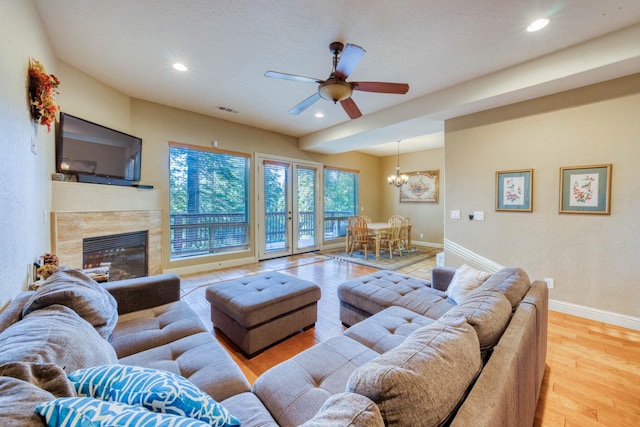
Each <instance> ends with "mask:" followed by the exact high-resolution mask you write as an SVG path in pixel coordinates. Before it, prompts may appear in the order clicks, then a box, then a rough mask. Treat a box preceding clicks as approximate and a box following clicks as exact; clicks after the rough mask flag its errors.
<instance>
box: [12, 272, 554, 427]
mask: <svg viewBox="0 0 640 427" xmlns="http://www.w3.org/2000/svg"><path fill="white" fill-rule="evenodd" d="M381 273H382V272H381ZM384 274H395V273H390V272H386V273H384ZM452 275H453V270H446V269H444V270H442V271H436V272H434V278H436V277H440V276H442V277H443V279H442V280H439V281H437V282H438V284H437V286H435V287H432V285H431V284H430V283H428V282H424V283H423V284H422V285H423V286H425V287H426V288H425V289H427V288H428V289H432V290H433V292H435V293H436V294H438V293H439V294H441V296H440V298H441V299H444V300H445V301H446V296H445V297H443V296H442V294H443V291H442V290H438V289H435V288H436V287H440V288H441V289H444V288H446V284H447V283H446V282H447V280H450V279H451V276H452ZM406 277H408V276H406ZM361 279H362V278H361ZM74 280H75V279H74V277H73V276H72V277H62V278H60V282H62V283H66V284H68V283H67V282H68V281H71V282H73V281H74ZM490 280H492V282H490V281H488V282H489V284H491V283H493V284H494V289H493V290H492V291H489V292H485V293H486V295H485V296H484V297H482V298H487V299H488V300H489V301H490V302H489V303H485V302H484V301H483V300H482V298H480V299H479V300H476V301H475V302H474V303H473V304H475V306H474V305H473V304H471V308H469V307H467V308H466V309H465V307H464V305H465V304H464V303H461V304H458V305H453V306H451V307H450V310H447V311H446V312H445V313H443V314H442V315H441V316H439V317H438V318H437V319H433V318H429V317H428V316H424V315H422V314H419V313H416V312H414V311H411V310H409V309H408V308H406V307H401V306H394V305H393V304H390V306H389V307H386V308H385V307H382V308H381V310H380V311H378V312H377V313H369V314H370V316H368V317H366V318H364V319H363V320H362V321H361V322H358V323H357V324H354V325H353V326H352V327H351V328H349V329H347V330H346V331H345V333H344V334H343V335H341V336H338V337H334V338H332V339H330V340H327V341H325V342H323V343H320V344H318V345H316V346H314V347H312V348H310V349H308V350H306V351H304V352H302V353H301V354H299V355H297V356H295V357H294V358H292V359H290V360H289V361H286V362H284V363H283V364H280V365H278V366H275V367H274V368H272V369H270V370H269V371H267V372H266V373H265V374H263V375H262V376H261V377H260V378H258V380H257V381H256V383H255V384H254V386H253V387H251V386H250V385H249V383H248V381H247V379H246V377H245V376H244V375H243V374H242V372H241V370H240V369H239V367H238V366H237V364H236V363H235V362H234V361H233V360H232V358H231V357H230V356H229V354H228V353H227V352H226V351H225V349H224V348H223V347H222V346H221V345H220V344H219V343H218V342H217V341H216V339H215V338H214V336H213V335H211V334H210V333H209V332H207V329H206V328H205V327H204V325H202V323H201V321H200V319H199V317H198V316H197V314H196V313H195V312H194V311H193V310H192V309H191V308H190V307H189V306H188V305H187V304H186V303H184V302H182V301H180V279H179V278H178V276H176V275H162V276H153V277H147V278H139V279H132V280H125V281H120V282H112V283H109V284H107V285H106V290H108V293H109V295H111V296H112V297H113V299H114V300H115V301H116V302H117V314H115V315H114V314H113V313H110V314H107V315H104V314H103V313H101V311H106V312H107V313H109V312H110V310H112V309H113V307H111V308H109V307H107V308H106V309H105V308H104V307H101V308H100V310H97V311H98V312H99V313H98V315H97V316H96V315H95V313H93V312H91V311H89V312H87V310H86V307H84V306H83V305H82V304H77V302H79V301H83V300H89V301H94V302H95V301H96V299H95V298H85V297H87V295H85V296H83V295H79V296H78V295H72V297H71V298H68V300H69V301H71V302H70V303H69V304H68V305H69V306H70V307H67V306H64V304H63V307H60V304H53V305H51V306H47V305H46V304H44V303H43V304H40V305H39V306H38V307H36V309H32V310H31V312H30V314H26V315H25V306H31V307H32V306H33V300H34V294H33V293H32V292H25V293H23V294H21V295H20V296H18V297H17V298H16V299H14V301H13V302H12V303H11V305H10V306H9V307H7V309H5V310H4V311H3V312H2V313H0V418H2V420H3V423H5V424H6V425H42V421H41V419H40V417H39V416H37V415H35V414H34V412H33V411H34V408H35V406H36V405H37V404H39V403H42V402H45V401H48V400H51V399H54V398H56V397H62V396H69V395H73V390H72V389H71V388H70V387H69V385H68V384H67V382H66V379H65V375H66V374H68V373H69V372H71V371H73V370H75V369H80V368H83V367H86V366H95V365H101V364H109V363H119V364H125V365H136V366H143V367H149V368H155V369H160V370H166V371H170V372H174V373H177V374H179V375H181V376H183V377H185V378H187V379H188V380H189V381H190V382H192V383H193V384H194V385H196V386H197V387H198V388H199V389H201V390H203V391H204V392H206V393H207V394H208V395H209V396H211V397H212V398H213V399H215V400H216V401H217V402H220V403H221V404H222V405H223V406H224V407H225V408H226V409H227V410H228V411H229V412H230V413H231V414H232V415H233V416H235V417H236V418H238V419H239V420H240V421H241V422H242V425H243V426H277V425H282V426H293V425H301V424H304V425H306V426H341V425H344V426H347V425H356V426H369V425H371V426H381V425H385V424H387V425H408V424H407V423H410V424H411V425H437V424H440V423H445V424H451V425H459V426H468V425H477V426H483V425H486V426H489V425H496V424H499V425H531V423H532V421H533V416H534V413H535V407H536V401H537V398H538V395H539V392H540V384H541V379H542V375H543V372H544V357H545V354H546V316H547V299H548V295H547V290H546V286H544V283H543V282H534V283H533V284H532V285H531V284H529V281H528V278H527V277H526V274H524V272H522V271H521V270H519V269H512V270H506V271H503V272H498V273H496V274H494V275H493V276H492V277H491V278H490ZM65 281H66V282H65ZM513 284H516V285H518V286H519V287H520V289H524V290H525V294H524V296H522V297H519V298H518V301H516V302H515V305H514V307H513V312H512V310H511V306H509V309H508V313H507V316H508V319H507V321H506V323H507V324H506V325H505V327H506V329H504V331H499V333H496V332H495V331H493V330H492V328H488V329H487V328H485V327H484V326H486V325H484V326H483V325H480V324H479V322H478V321H479V319H483V313H484V312H486V311H488V312H491V310H483V307H485V306H493V305H496V304H493V303H491V301H494V300H498V301H500V302H499V303H497V305H498V306H500V307H504V304H505V303H504V300H500V298H498V297H496V295H497V294H496V293H504V294H509V292H510V290H511V289H512V286H511V285H513ZM63 288H64V286H63ZM73 289H76V288H75V287H74V288H73ZM430 292H432V291H429V293H430ZM65 297H69V295H66V294H65ZM469 301H473V299H470V300H469ZM50 302H51V301H50ZM85 302H86V301H85ZM58 303H59V301H58ZM89 305H91V304H89ZM107 305H108V304H107ZM32 308H33V307H32ZM455 309H458V310H460V311H459V312H458V313H456V312H455V311H454V310H455ZM74 310H75V313H70V312H71V311H74ZM94 311H96V310H94ZM502 311H504V310H502ZM80 313H82V314H80ZM447 313H450V314H448V315H447ZM78 314H79V315H80V316H78ZM59 316H67V317H65V318H64V319H63V322H61V323H63V324H65V325H66V326H64V325H63V326H60V324H59V323H56V322H51V321H49V319H51V318H52V319H55V318H57V317H59ZM76 317H77V318H78V319H79V320H78V319H76ZM498 317H501V316H498ZM502 317H504V315H502ZM34 319H36V320H34ZM68 319H74V320H73V322H75V323H73V322H72V323H73V324H69V323H68ZM38 321H40V325H41V326H39V327H40V328H44V329H47V330H46V331H43V330H38V329H37V327H38V325H39V324H38ZM65 322H67V323H65ZM34 325H35V330H36V332H35V333H30V332H29V331H32V330H34V329H33V328H34ZM74 325H75V326H74ZM87 325H89V326H87ZM65 328H66V329H65ZM97 331H100V332H97ZM101 333H102V334H105V335H107V336H106V337H105V336H102V335H101ZM45 336H46V337H47V338H46V339H44V338H43V337H45ZM479 336H480V338H479ZM487 336H489V337H492V338H493V339H496V340H497V344H496V345H495V346H489V345H487V343H483V342H482V340H483V339H485V338H486V337H487ZM483 344H485V345H484V346H483ZM481 347H483V348H482V350H483V353H481ZM56 349H58V350H60V349H61V350H60V351H56ZM481 354H484V356H485V360H483V358H482V355H481ZM408 355H413V356H411V357H408ZM418 356H419V357H418ZM443 360H444V361H445V362H446V363H442V361H443ZM381 379H384V380H385V381H386V382H383V383H380V382H379V380H381ZM394 382H395V383H400V384H405V386H406V385H410V386H409V387H405V391H404V392H403V393H401V394H399V395H396V396H390V395H389V393H388V390H386V389H385V387H388V386H389V385H390V384H394ZM380 384H386V385H385V386H381V385H380ZM445 389H447V390H450V393H444V392H443V391H444V390H445ZM425 396H426V397H427V399H432V401H431V402H430V403H429V402H428V404H425V403H424V399H425ZM5 424H3V425H5Z"/></svg>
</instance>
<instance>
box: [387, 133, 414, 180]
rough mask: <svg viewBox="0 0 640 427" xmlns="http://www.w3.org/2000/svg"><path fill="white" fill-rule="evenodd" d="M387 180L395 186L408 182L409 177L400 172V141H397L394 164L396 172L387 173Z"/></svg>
mask: <svg viewBox="0 0 640 427" xmlns="http://www.w3.org/2000/svg"><path fill="white" fill-rule="evenodd" d="M387 182H389V184H390V185H395V186H396V187H402V186H403V185H404V184H406V183H407V182H409V177H408V176H407V175H405V174H400V141H398V163H397V164H396V174H395V175H389V176H388V177H387Z"/></svg>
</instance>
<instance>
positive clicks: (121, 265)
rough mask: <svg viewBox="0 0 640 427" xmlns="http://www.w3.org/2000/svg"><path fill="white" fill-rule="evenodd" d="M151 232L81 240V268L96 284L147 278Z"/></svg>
mask: <svg viewBox="0 0 640 427" xmlns="http://www.w3.org/2000/svg"><path fill="white" fill-rule="evenodd" d="M147 246H148V232H147V231H137V232H131V233H122V234H111V235H106V236H98V237H87V238H84V239H82V267H83V269H85V270H88V272H90V273H91V275H92V276H93V277H94V278H95V279H96V280H97V281H107V280H108V281H115V280H122V279H130V278H134V277H143V276H147V275H148V257H147Z"/></svg>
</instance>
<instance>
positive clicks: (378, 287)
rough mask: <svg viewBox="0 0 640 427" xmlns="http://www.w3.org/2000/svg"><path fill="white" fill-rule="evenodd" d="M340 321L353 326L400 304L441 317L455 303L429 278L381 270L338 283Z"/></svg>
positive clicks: (419, 312) (421, 313)
mask: <svg viewBox="0 0 640 427" xmlns="http://www.w3.org/2000/svg"><path fill="white" fill-rule="evenodd" d="M338 299H339V300H340V321H341V322H342V323H343V324H345V325H347V326H352V325H355V324H356V323H358V322H361V321H362V320H364V319H366V318H367V317H370V316H372V315H374V314H376V313H378V312H380V311H382V310H384V309H385V308H387V307H391V306H398V307H404V308H406V309H407V310H411V311H413V312H414V313H418V314H420V315H422V316H425V317H428V318H430V319H433V320H435V319H438V318H439V317H440V316H442V315H443V314H444V313H446V312H447V311H449V310H450V309H451V308H452V307H453V306H455V305H456V304H455V302H454V301H453V300H451V299H449V298H447V296H446V295H445V293H444V291H441V290H439V289H437V288H436V287H434V286H433V284H432V283H431V282H430V281H427V280H424V279H419V278H417V277H413V276H409V275H407V274H401V273H396V272H395V271H389V270H380V271H376V272H375V273H371V274H367V275H366V276H362V277H358V278H357V279H354V280H349V281H347V282H344V283H341V284H340V285H338Z"/></svg>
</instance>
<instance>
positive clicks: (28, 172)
mask: <svg viewBox="0 0 640 427" xmlns="http://www.w3.org/2000/svg"><path fill="white" fill-rule="evenodd" d="M0 40H2V48H1V51H2V54H1V55H0V70H1V71H0V147H1V150H2V166H1V167H0V182H2V190H1V191H0V236H2V244H1V245H0V309H1V308H2V307H3V306H4V305H5V304H6V303H7V302H8V301H9V300H10V299H11V298H12V297H13V296H14V295H15V294H17V293H18V292H20V291H21V290H24V289H26V287H27V285H28V268H27V266H28V265H29V264H31V263H33V261H35V260H36V258H37V257H38V256H40V255H41V254H42V253H44V252H45V251H47V250H48V248H49V245H50V232H49V226H50V224H49V221H48V212H49V200H50V191H51V190H50V182H51V181H50V174H51V172H53V161H52V159H53V153H54V132H53V130H52V131H51V133H47V128H46V127H44V126H39V125H36V124H35V123H34V122H32V121H31V117H30V113H29V103H28V100H27V99H28V96H27V68H28V64H29V58H34V59H36V60H38V61H40V62H41V63H42V64H43V65H44V66H45V68H46V70H47V72H48V73H50V74H51V73H52V74H57V73H58V67H57V61H56V59H55V57H54V55H53V52H52V50H51V47H50V46H49V43H48V41H47V39H46V36H45V34H44V30H43V28H42V23H41V21H40V17H39V16H38V13H37V11H36V9H35V6H34V4H33V2H31V1H2V2H0ZM64 85H65V82H64V81H63V82H62V85H61V88H63V87H64ZM32 141H34V142H35V144H36V146H37V148H38V153H37V154H33V153H32V152H31V142H32ZM45 221H46V223H45Z"/></svg>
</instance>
